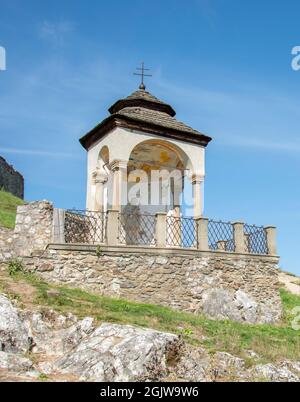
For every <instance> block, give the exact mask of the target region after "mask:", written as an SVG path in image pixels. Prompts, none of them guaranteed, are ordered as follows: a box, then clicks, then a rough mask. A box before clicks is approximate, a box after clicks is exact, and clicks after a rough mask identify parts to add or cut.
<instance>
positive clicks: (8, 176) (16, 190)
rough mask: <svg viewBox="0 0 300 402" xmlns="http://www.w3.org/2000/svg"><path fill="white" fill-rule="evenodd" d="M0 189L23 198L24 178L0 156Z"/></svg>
mask: <svg viewBox="0 0 300 402" xmlns="http://www.w3.org/2000/svg"><path fill="white" fill-rule="evenodd" d="M0 189H4V190H5V191H8V192H9V193H11V194H13V195H15V196H16V197H19V198H22V199H23V198H24V178H23V176H22V175H21V174H20V173H19V172H17V171H16V170H15V169H14V168H13V167H12V166H11V165H9V164H8V163H7V162H6V160H5V159H4V158H2V157H1V156H0Z"/></svg>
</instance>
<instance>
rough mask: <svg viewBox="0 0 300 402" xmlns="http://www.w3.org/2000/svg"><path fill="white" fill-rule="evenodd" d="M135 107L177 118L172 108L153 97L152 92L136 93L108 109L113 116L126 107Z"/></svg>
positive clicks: (141, 91) (140, 91)
mask: <svg viewBox="0 0 300 402" xmlns="http://www.w3.org/2000/svg"><path fill="white" fill-rule="evenodd" d="M134 106H139V107H146V108H147V109H153V110H158V111H161V112H165V113H168V114H169V115H170V116H175V114H176V112H175V110H174V109H173V108H172V106H170V105H168V104H167V103H165V102H163V101H161V100H159V99H158V98H156V97H155V96H153V95H151V94H150V92H147V91H143V90H139V91H135V92H133V93H132V94H131V95H129V96H127V98H125V99H120V100H118V101H117V102H116V103H114V104H113V105H112V106H111V107H110V108H109V109H108V111H109V112H110V113H111V114H114V113H117V112H119V111H120V110H122V109H124V108H125V107H134Z"/></svg>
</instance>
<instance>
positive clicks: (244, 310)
mask: <svg viewBox="0 0 300 402" xmlns="http://www.w3.org/2000/svg"><path fill="white" fill-rule="evenodd" d="M162 254H163V252H162V251H159V250H158V251H157V252H156V253H153V252H151V253H147V252H145V253H143V254H141V253H134V252H131V253H130V252H128V251H125V250H124V251H123V252H120V251H119V252H113V253H112V252H105V251H103V254H102V255H101V256H99V257H97V256H96V253H95V252H93V251H89V252H83V251H68V250H57V249H54V248H50V249H49V250H47V252H45V253H44V254H43V255H42V256H38V257H32V258H25V259H24V263H25V265H26V268H27V269H28V270H29V271H35V272H37V273H38V274H39V275H40V276H41V277H42V278H44V279H45V280H47V281H50V282H55V283H58V284H68V285H71V286H74V287H79V288H82V289H86V290H89V291H93V292H96V293H98V294H100V295H106V296H112V297H116V298H124V299H129V300H135V301H140V302H144V303H153V304H160V305H164V306H168V307H172V308H174V309H177V310H183V311H189V312H196V313H200V312H204V313H205V314H206V315H207V316H209V317H212V318H217V319H227V318H228V319H232V320H235V321H241V322H243V321H244V322H251V323H266V322H275V321H277V320H278V319H279V318H280V315H281V301H280V297H279V289H278V270H277V263H278V258H274V257H264V256H261V257H258V256H250V255H240V254H239V255H238V254H230V253H222V252H196V253H195V254H190V255H180V254H178V255H175V254H173V255H172V254H166V253H165V254H166V255H162Z"/></svg>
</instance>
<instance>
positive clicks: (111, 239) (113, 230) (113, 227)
mask: <svg viewBox="0 0 300 402" xmlns="http://www.w3.org/2000/svg"><path fill="white" fill-rule="evenodd" d="M106 241H107V245H108V246H117V245H118V244H119V211H118V210H113V209H109V210H108V211H107V236H106Z"/></svg>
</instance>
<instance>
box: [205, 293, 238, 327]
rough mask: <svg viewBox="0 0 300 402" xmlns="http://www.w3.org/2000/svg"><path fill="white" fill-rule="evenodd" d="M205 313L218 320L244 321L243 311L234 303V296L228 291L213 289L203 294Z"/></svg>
mask: <svg viewBox="0 0 300 402" xmlns="http://www.w3.org/2000/svg"><path fill="white" fill-rule="evenodd" d="M203 312H204V314H206V315H207V316H208V317H210V318H213V319H217V320H227V319H229V320H233V321H242V314H241V311H240V310H239V309H238V306H237V305H236V304H235V303H234V299H233V295H232V294H231V293H230V292H229V291H228V290H226V289H222V288H221V289H217V288H216V289H211V290H208V291H206V292H204V294H203Z"/></svg>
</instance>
